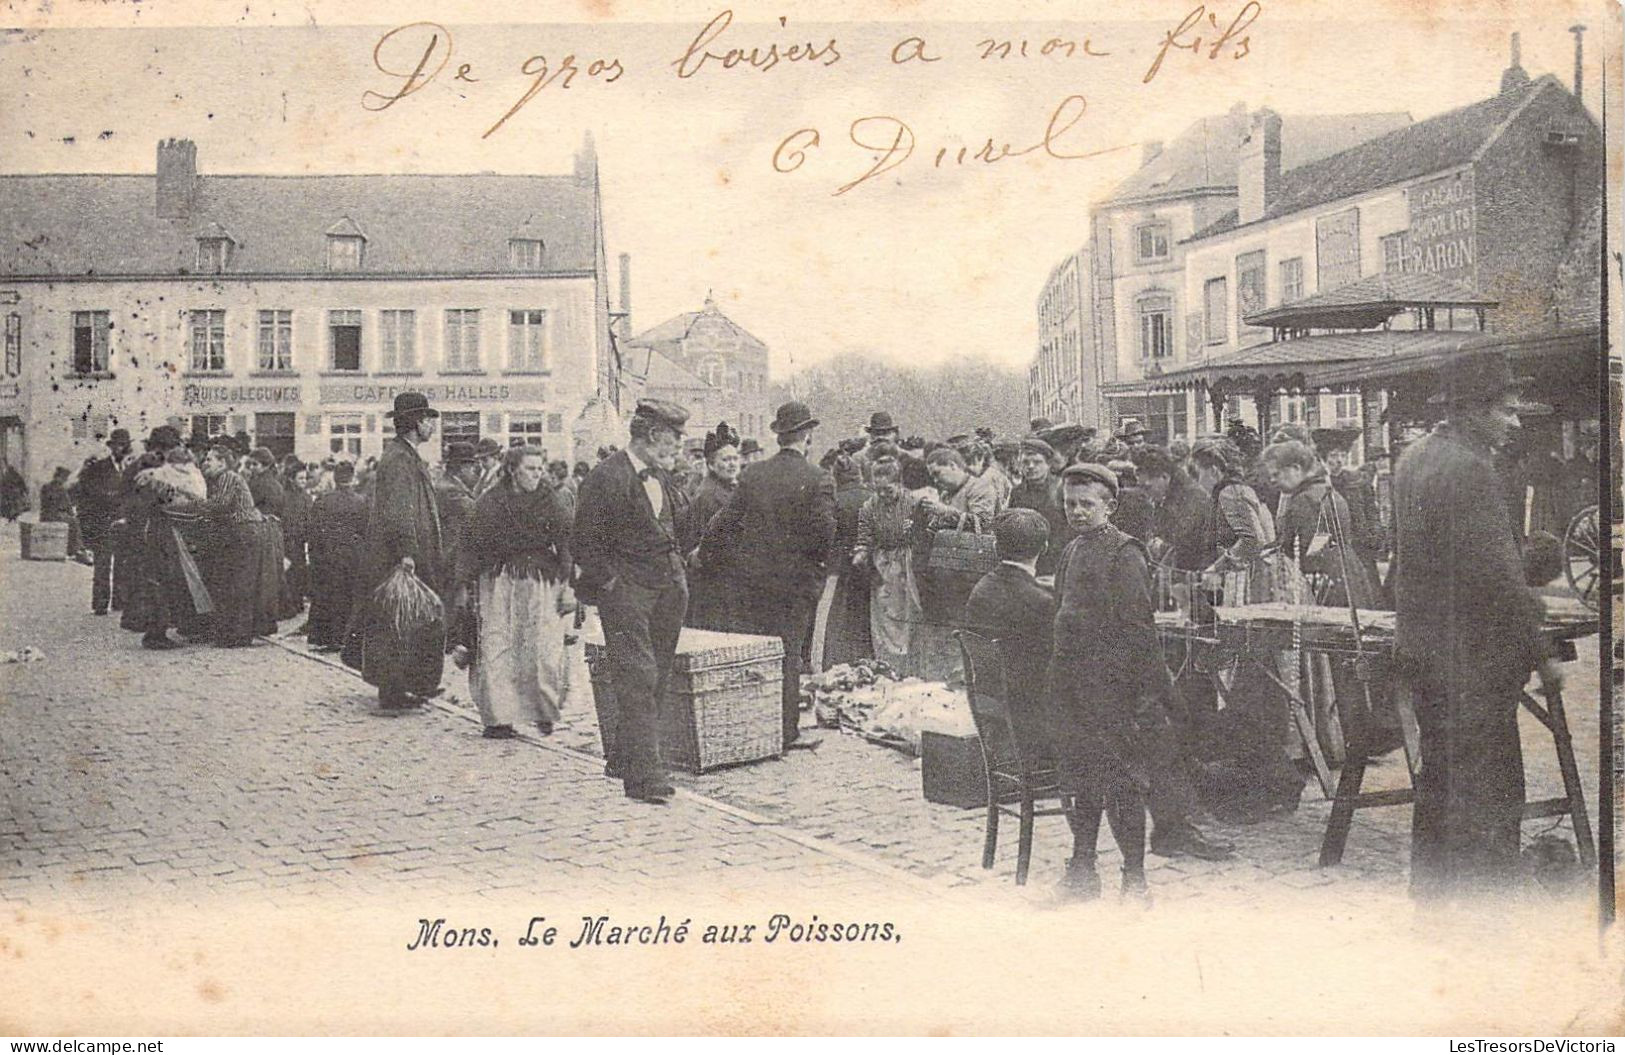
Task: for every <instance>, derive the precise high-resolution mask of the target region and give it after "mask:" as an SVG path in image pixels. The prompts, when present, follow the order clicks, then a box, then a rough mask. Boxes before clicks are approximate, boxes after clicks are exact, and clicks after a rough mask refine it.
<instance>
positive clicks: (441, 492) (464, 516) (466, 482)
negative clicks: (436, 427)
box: [434, 441, 484, 597]
mask: <svg viewBox="0 0 1625 1055" xmlns="http://www.w3.org/2000/svg"><path fill="white" fill-rule="evenodd" d="M483 474H484V468H483V466H482V464H481V462H480V456H479V452H478V449H477V448H476V447H475V446H474V444H472V443H466V442H463V441H458V442H456V443H451V444H447V446H446V459H445V465H444V467H443V470H442V472H441V474H440V476H439V478H438V479H436V480H435V483H434V501H435V508H436V509H437V510H439V512H440V538H441V547H442V549H443V550H444V552H445V567H444V568H443V569H441V574H440V579H439V582H440V585H441V587H443V589H442V593H444V594H445V595H446V596H447V597H450V596H451V594H452V593H453V592H455V591H456V589H457V587H458V586H459V585H460V584H459V583H456V582H453V581H452V580H453V578H454V577H455V574H456V572H455V569H456V568H457V566H458V565H457V558H458V555H459V554H460V553H461V552H462V543H463V525H464V524H465V523H467V522H468V518H469V516H470V515H471V514H472V513H473V512H474V500H475V497H476V495H475V492H476V491H477V490H478V489H479V487H480V485H481V480H482V478H483Z"/></svg>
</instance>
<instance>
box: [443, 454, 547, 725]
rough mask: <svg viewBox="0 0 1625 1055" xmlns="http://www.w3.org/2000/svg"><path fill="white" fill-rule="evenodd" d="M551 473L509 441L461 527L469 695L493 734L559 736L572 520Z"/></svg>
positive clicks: (539, 457) (460, 588)
mask: <svg viewBox="0 0 1625 1055" xmlns="http://www.w3.org/2000/svg"><path fill="white" fill-rule="evenodd" d="M546 475H547V454H546V453H545V452H544V451H543V450H542V449H541V448H539V447H530V446H528V447H511V448H509V449H508V451H507V453H506V454H505V455H504V456H503V460H502V469H501V470H500V472H499V473H498V475H497V477H496V478H495V480H494V481H493V484H492V486H491V488H490V489H489V490H488V491H486V492H485V494H483V495H481V496H480V499H479V501H478V502H476V503H475V505H474V513H473V515H472V516H471V517H470V518H469V521H468V523H467V525H465V527H464V529H463V530H464V534H463V545H462V548H461V551H460V553H459V557H458V563H457V572H456V575H457V578H456V582H457V587H456V589H455V590H454V591H453V594H452V604H453V607H469V606H471V607H472V609H473V619H472V625H473V627H474V634H473V642H472V644H473V647H472V648H471V649H470V652H471V662H470V666H469V677H468V685H469V693H470V694H471V695H472V696H473V697H474V703H475V705H476V706H477V707H478V708H479V712H480V720H481V721H482V722H483V723H484V725H485V735H486V737H488V738H490V739H493V740H505V739H511V738H512V737H514V736H515V735H517V734H516V732H515V729H514V727H515V725H517V724H518V723H520V722H522V721H524V722H534V723H536V726H537V728H538V729H540V731H541V733H542V735H543V736H546V735H548V734H550V733H552V732H553V723H554V722H555V721H557V720H558V717H559V706H560V704H561V703H562V702H563V699H564V684H565V664H566V660H565V651H564V635H565V632H566V630H567V624H568V622H569V621H568V620H567V619H566V618H565V617H566V616H567V615H568V614H569V613H571V612H573V611H575V595H574V594H573V593H572V592H571V590H570V585H569V584H570V569H571V560H570V524H569V520H568V519H567V518H566V517H565V515H564V510H563V507H562V506H561V505H560V504H559V499H558V496H557V495H556V494H555V493H554V492H553V488H552V487H550V486H548V485H547V484H545V483H543V477H544V476H546Z"/></svg>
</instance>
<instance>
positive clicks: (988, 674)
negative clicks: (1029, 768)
mask: <svg viewBox="0 0 1625 1055" xmlns="http://www.w3.org/2000/svg"><path fill="white" fill-rule="evenodd" d="M954 639H955V640H957V641H958V642H959V651H960V654H961V655H963V656H964V659H965V695H966V696H968V697H969V698H970V713H971V718H972V719H973V720H974V721H975V722H976V735H977V736H978V737H979V738H980V739H981V741H982V760H983V762H984V763H986V765H987V767H988V769H989V770H993V769H1002V770H1004V771H1006V772H1011V773H1019V772H1021V769H1022V766H1021V757H1020V754H1019V749H1018V747H1017V742H1016V734H1015V727H1014V726H1013V725H1012V724H1011V721H1010V707H1009V704H1008V703H1007V702H1006V701H1007V699H1008V696H1007V693H1006V689H1005V677H1004V656H1003V655H1002V654H1001V652H1000V651H999V643H998V642H997V641H995V640H992V639H991V638H986V637H983V636H982V635H981V634H978V633H976V632H975V631H973V630H955V631H954Z"/></svg>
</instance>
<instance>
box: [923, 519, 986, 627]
mask: <svg viewBox="0 0 1625 1055" xmlns="http://www.w3.org/2000/svg"><path fill="white" fill-rule="evenodd" d="M967 521H968V522H969V523H970V527H971V529H970V530H969V531H966V530H965V524H966V522H967ZM998 566H999V554H998V549H997V547H996V544H995V543H994V539H993V536H992V535H991V534H984V533H983V532H982V523H981V519H980V518H979V517H977V516H975V515H974V514H968V513H962V514H960V517H959V523H958V524H957V525H956V526H955V527H952V528H938V529H936V530H935V531H932V532H930V534H929V537H928V541H927V542H926V545H925V559H924V560H923V561H921V562H920V563H919V564H918V565H917V568H918V569H919V570H918V572H917V580H918V582H919V588H920V607H921V609H922V610H923V611H924V613H925V617H926V619H928V620H930V621H931V622H935V623H958V622H959V620H960V617H961V615H962V614H963V612H964V610H965V602H966V601H967V600H968V599H969V598H970V592H971V590H972V589H974V588H975V586H976V584H977V582H978V581H980V580H981V578H982V576H984V575H986V574H987V573H988V572H990V571H992V570H993V569H994V568H997V567H998Z"/></svg>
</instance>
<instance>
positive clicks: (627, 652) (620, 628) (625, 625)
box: [598, 576, 688, 787]
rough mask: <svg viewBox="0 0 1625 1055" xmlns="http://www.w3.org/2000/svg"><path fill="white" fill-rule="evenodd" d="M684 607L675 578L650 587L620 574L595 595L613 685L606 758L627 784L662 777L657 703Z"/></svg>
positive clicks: (683, 589) (682, 589)
mask: <svg viewBox="0 0 1625 1055" xmlns="http://www.w3.org/2000/svg"><path fill="white" fill-rule="evenodd" d="M687 611H688V586H687V584H686V583H685V582H684V581H683V580H682V579H680V578H679V579H678V580H676V581H675V582H668V583H666V584H665V585H663V586H653V587H651V586H639V585H638V584H636V583H634V582H631V581H630V580H629V579H627V578H625V577H624V576H623V577H622V578H620V579H618V580H617V581H616V582H615V584H614V586H613V588H611V589H610V590H609V591H608V592H606V593H605V594H604V595H603V596H602V597H601V598H600V599H599V602H598V619H599V621H600V622H601V623H602V624H603V628H604V648H605V651H606V653H607V655H608V661H609V676H610V682H611V684H612V685H613V686H614V689H615V708H616V722H615V757H614V758H611V759H610V760H609V764H610V767H611V768H612V770H614V771H615V773H616V775H618V776H619V777H620V778H621V779H622V780H623V781H625V782H626V784H627V786H628V787H632V786H634V785H638V784H663V783H665V780H666V772H665V769H664V768H663V767H662V765H661V763H660V706H661V700H662V699H663V698H664V696H665V694H666V682H667V680H668V679H669V677H670V675H671V663H672V657H673V656H674V655H676V653H677V636H678V634H680V633H681V632H682V629H683V616H684V615H685V614H686V613H687Z"/></svg>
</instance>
